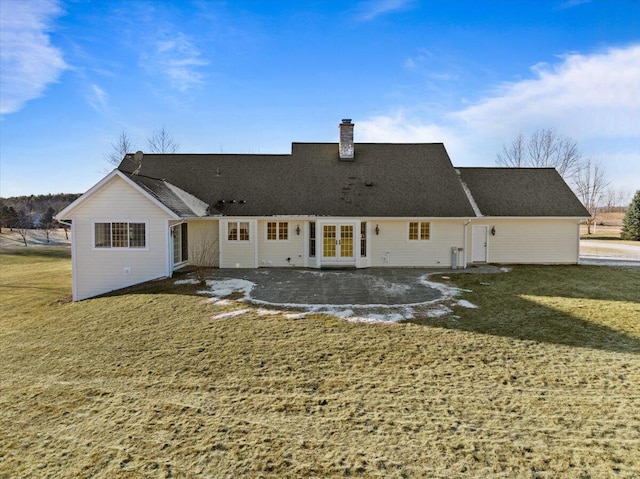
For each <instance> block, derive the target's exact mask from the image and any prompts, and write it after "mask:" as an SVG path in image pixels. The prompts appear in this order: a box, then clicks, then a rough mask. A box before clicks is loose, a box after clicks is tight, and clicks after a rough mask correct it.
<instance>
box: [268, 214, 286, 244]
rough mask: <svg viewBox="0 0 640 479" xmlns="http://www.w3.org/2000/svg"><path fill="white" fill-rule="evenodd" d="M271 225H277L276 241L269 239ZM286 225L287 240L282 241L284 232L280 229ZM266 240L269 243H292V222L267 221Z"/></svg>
mask: <svg viewBox="0 0 640 479" xmlns="http://www.w3.org/2000/svg"><path fill="white" fill-rule="evenodd" d="M269 223H275V224H276V239H270V238H269ZM283 224H286V225H287V238H286V239H282V238H281V237H280V235H281V233H282V230H281V229H280V226H281V225H283ZM264 240H265V241H268V242H269V243H276V242H278V243H285V242H288V241H291V222H290V221H279V220H274V221H266V222H265V225H264Z"/></svg>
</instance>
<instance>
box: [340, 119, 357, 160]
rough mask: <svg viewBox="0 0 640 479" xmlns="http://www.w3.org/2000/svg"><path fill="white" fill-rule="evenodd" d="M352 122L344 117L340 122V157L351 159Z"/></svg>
mask: <svg viewBox="0 0 640 479" xmlns="http://www.w3.org/2000/svg"><path fill="white" fill-rule="evenodd" d="M353 126H354V125H353V123H351V119H350V118H345V119H343V120H342V123H340V126H339V128H340V159H341V160H353Z"/></svg>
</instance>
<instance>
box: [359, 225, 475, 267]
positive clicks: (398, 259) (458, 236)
mask: <svg viewBox="0 0 640 479" xmlns="http://www.w3.org/2000/svg"><path fill="white" fill-rule="evenodd" d="M410 221H429V222H430V223H431V225H430V232H429V236H430V240H428V241H422V240H420V241H416V240H412V241H410V240H409V222H410ZM368 223H371V224H370V226H371V234H370V235H369V237H368V240H369V241H370V243H371V266H400V267H414V266H420V267H431V266H433V267H440V266H446V267H451V247H452V246H457V247H460V248H462V247H463V244H464V221H463V220H429V219H422V220H420V219H411V220H409V219H407V220H381V221H378V220H372V221H370V222H369V221H368ZM376 225H377V226H378V227H379V228H380V234H379V235H376V234H375V227H376ZM460 265H462V262H461V261H460Z"/></svg>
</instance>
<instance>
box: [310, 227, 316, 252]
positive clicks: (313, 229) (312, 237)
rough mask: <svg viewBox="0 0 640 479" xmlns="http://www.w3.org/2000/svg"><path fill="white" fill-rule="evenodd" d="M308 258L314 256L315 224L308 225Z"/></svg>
mask: <svg viewBox="0 0 640 479" xmlns="http://www.w3.org/2000/svg"><path fill="white" fill-rule="evenodd" d="M309 256H311V257H312V258H314V257H315V256H316V224H315V222H313V223H309Z"/></svg>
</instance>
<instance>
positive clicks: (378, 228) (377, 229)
mask: <svg viewBox="0 0 640 479" xmlns="http://www.w3.org/2000/svg"><path fill="white" fill-rule="evenodd" d="M379 234H380V227H379V226H378V225H376V236H378V235H379Z"/></svg>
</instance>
